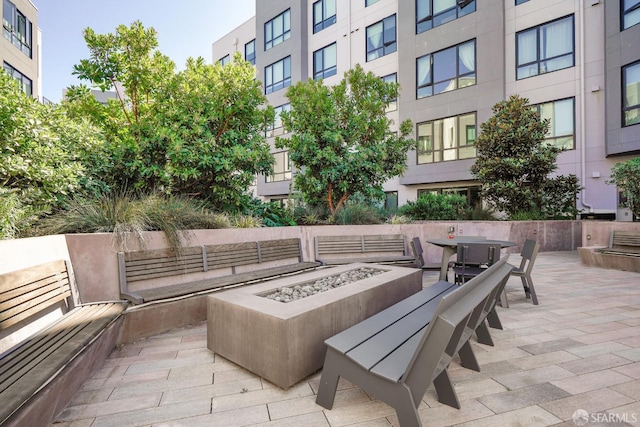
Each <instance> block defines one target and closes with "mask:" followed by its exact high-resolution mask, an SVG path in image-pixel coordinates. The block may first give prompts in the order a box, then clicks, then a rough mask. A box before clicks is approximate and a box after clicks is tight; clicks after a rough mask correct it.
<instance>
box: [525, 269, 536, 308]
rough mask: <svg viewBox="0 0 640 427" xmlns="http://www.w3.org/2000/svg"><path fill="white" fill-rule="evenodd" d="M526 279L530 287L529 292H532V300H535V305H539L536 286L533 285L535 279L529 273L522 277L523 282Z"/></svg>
mask: <svg viewBox="0 0 640 427" xmlns="http://www.w3.org/2000/svg"><path fill="white" fill-rule="evenodd" d="M525 279H526V281H527V288H529V293H530V294H531V301H532V302H533V305H538V296H537V295H536V288H534V287H533V280H532V279H531V276H529V275H526V276H523V277H522V281H523V282H524V281H525Z"/></svg>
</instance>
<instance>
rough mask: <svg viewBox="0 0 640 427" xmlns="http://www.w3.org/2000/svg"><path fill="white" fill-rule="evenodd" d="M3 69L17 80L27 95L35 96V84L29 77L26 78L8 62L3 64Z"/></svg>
mask: <svg viewBox="0 0 640 427" xmlns="http://www.w3.org/2000/svg"><path fill="white" fill-rule="evenodd" d="M3 68H4V70H5V71H6V72H7V73H8V74H9V75H10V76H11V77H13V78H14V79H16V80H17V81H18V82H19V83H20V87H21V88H22V91H23V92H24V93H25V94H26V95H28V96H32V95H33V82H32V81H31V79H30V78H29V77H27V76H25V75H24V74H22V73H21V72H20V71H18V70H17V69H15V68H13V67H12V66H11V65H10V64H8V63H6V62H5V63H4V64H3Z"/></svg>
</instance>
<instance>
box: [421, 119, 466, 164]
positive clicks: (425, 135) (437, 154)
mask: <svg viewBox="0 0 640 427" xmlns="http://www.w3.org/2000/svg"><path fill="white" fill-rule="evenodd" d="M475 142H476V114H475V113H470V114H464V115H461V116H454V117H447V118H444V119H438V120H434V121H431V122H425V123H420V124H418V164H423V163H437V162H446V161H449V160H459V159H470V158H473V157H475V156H476V147H475Z"/></svg>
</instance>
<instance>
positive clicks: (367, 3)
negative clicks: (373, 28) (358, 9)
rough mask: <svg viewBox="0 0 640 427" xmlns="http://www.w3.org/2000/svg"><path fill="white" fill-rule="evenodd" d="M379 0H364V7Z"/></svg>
mask: <svg viewBox="0 0 640 427" xmlns="http://www.w3.org/2000/svg"><path fill="white" fill-rule="evenodd" d="M378 1H379V0H364V7H367V6H371V5H372V4H374V3H378Z"/></svg>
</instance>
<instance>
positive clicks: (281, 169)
mask: <svg viewBox="0 0 640 427" xmlns="http://www.w3.org/2000/svg"><path fill="white" fill-rule="evenodd" d="M273 159H274V160H275V162H274V164H273V172H272V173H271V174H269V175H267V176H266V177H265V180H266V181H265V182H278V181H286V180H288V179H291V161H289V152H288V151H281V152H279V153H273Z"/></svg>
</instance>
